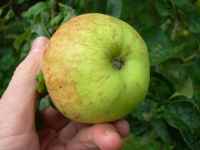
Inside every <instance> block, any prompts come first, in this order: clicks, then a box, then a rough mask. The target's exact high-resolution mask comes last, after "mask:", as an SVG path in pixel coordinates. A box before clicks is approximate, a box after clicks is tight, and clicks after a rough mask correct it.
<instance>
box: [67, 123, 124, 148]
mask: <svg viewBox="0 0 200 150" xmlns="http://www.w3.org/2000/svg"><path fill="white" fill-rule="evenodd" d="M66 146H67V148H66V149H67V150H72V149H73V150H88V149H94V150H95V149H100V150H120V148H121V147H122V139H121V137H120V135H119V133H118V132H117V131H116V129H115V128H114V127H113V126H112V125H111V124H98V125H94V126H92V127H88V128H83V129H81V130H80V131H79V133H78V134H77V135H76V136H75V137H74V138H73V139H72V140H71V141H70V142H68V143H67V145H66Z"/></svg>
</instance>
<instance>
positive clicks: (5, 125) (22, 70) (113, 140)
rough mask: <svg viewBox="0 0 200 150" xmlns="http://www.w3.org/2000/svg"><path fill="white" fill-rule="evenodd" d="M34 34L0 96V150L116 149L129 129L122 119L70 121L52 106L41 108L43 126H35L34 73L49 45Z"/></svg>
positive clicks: (38, 68)
mask: <svg viewBox="0 0 200 150" xmlns="http://www.w3.org/2000/svg"><path fill="white" fill-rule="evenodd" d="M48 42H49V40H48V39H47V38H45V37H39V38H37V39H36V40H35V41H34V42H33V44H32V48H31V51H30V53H29V54H28V56H27V57H26V58H25V59H24V61H23V62H22V63H21V64H20V65H19V66H18V67H17V68H16V70H15V72H14V75H13V77H12V79H11V81H10V83H9V86H8V88H7V89H6V91H5V93H4V94H3V96H2V97H1V100H0V129H1V130H0V149H1V150H96V149H100V150H119V149H120V148H121V146H122V138H123V137H126V136H127V135H128V133H129V126H128V123H127V122H126V121H125V120H120V121H117V122H114V123H104V124H96V125H86V124H80V123H76V122H73V121H69V120H67V119H66V118H64V117H63V116H62V115H61V114H60V113H59V112H57V111H56V110H55V109H53V108H52V107H49V108H47V109H45V110H44V111H43V112H42V117H43V120H44V124H45V125H44V126H45V127H44V128H43V129H42V130H40V131H39V132H37V131H36V129H35V111H36V99H37V94H36V90H35V87H36V80H35V78H36V75H37V74H38V72H39V70H40V62H41V59H42V56H43V53H44V51H45V48H46V46H47V45H48Z"/></svg>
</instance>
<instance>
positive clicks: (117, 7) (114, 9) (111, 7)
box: [106, 0, 122, 18]
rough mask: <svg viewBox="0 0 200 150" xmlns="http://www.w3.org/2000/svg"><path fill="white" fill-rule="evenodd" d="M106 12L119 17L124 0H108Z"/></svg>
mask: <svg viewBox="0 0 200 150" xmlns="http://www.w3.org/2000/svg"><path fill="white" fill-rule="evenodd" d="M106 12H107V14H110V15H112V16H115V17H118V18H119V17H120V16H121V12H122V0H107V8H106Z"/></svg>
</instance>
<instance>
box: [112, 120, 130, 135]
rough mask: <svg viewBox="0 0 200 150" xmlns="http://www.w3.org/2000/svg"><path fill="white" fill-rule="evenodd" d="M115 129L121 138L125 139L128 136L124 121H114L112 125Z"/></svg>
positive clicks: (127, 126)
mask: <svg viewBox="0 0 200 150" xmlns="http://www.w3.org/2000/svg"><path fill="white" fill-rule="evenodd" d="M113 125H114V126H115V128H116V129H117V131H118V132H119V134H120V135H121V137H127V136H128V134H129V130H130V127H129V124H128V122H127V121H126V120H119V121H116V122H115V123H114V124H113Z"/></svg>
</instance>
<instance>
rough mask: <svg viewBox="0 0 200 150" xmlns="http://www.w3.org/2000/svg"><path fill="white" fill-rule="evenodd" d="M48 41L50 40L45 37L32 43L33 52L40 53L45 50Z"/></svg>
mask: <svg viewBox="0 0 200 150" xmlns="http://www.w3.org/2000/svg"><path fill="white" fill-rule="evenodd" d="M48 41H49V40H48V38H46V37H43V36H41V37H38V38H36V39H35V40H34V41H33V43H32V47H31V51H33V52H38V51H41V50H43V49H45V48H46V47H47V45H48Z"/></svg>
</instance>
